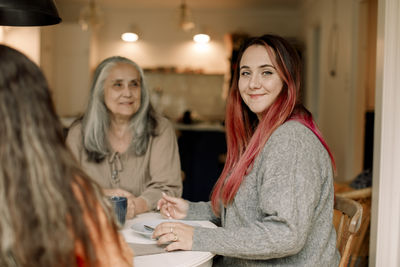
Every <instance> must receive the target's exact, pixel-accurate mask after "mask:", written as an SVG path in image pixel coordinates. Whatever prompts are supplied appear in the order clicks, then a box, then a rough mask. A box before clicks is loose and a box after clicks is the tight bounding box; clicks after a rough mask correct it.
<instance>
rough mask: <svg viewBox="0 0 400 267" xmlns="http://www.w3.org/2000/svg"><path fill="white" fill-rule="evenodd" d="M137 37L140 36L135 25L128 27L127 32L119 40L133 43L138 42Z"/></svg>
mask: <svg viewBox="0 0 400 267" xmlns="http://www.w3.org/2000/svg"><path fill="white" fill-rule="evenodd" d="M139 35H141V34H140V31H139V30H138V28H137V27H136V26H135V25H131V26H130V27H129V30H127V31H126V32H124V33H123V34H122V35H121V39H122V40H124V41H125V42H129V43H133V42H136V41H137V40H139Z"/></svg>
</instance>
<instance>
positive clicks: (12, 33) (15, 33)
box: [0, 26, 40, 64]
mask: <svg viewBox="0 0 400 267" xmlns="http://www.w3.org/2000/svg"><path fill="white" fill-rule="evenodd" d="M0 43H4V44H6V45H9V46H11V47H13V48H15V49H17V50H19V51H21V52H22V53H24V54H25V55H27V56H28V57H29V58H30V59H31V60H32V61H34V62H35V63H36V64H39V63H40V28H39V27H4V26H0Z"/></svg>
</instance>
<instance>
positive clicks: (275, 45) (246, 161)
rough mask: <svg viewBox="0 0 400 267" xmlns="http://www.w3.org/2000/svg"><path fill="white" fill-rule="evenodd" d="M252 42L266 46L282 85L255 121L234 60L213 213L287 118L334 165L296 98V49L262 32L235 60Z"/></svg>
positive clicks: (227, 199)
mask: <svg viewBox="0 0 400 267" xmlns="http://www.w3.org/2000/svg"><path fill="white" fill-rule="evenodd" d="M252 45H262V46H265V47H266V49H267V52H268V54H269V56H270V58H271V59H272V61H273V63H274V65H275V67H276V69H277V71H278V74H279V76H280V77H281V79H282V81H283V83H284V86H283V88H282V91H281V93H280V94H279V95H278V97H277V99H276V100H275V101H274V102H273V103H272V104H271V106H270V107H269V108H268V109H267V110H266V111H264V114H263V116H262V119H261V120H260V121H259V122H258V124H257V119H256V118H255V115H254V114H253V113H252V112H251V111H250V110H249V109H248V107H247V106H246V105H245V104H244V102H243V101H242V98H241V96H240V93H239V89H238V80H239V67H240V66H239V64H237V68H236V69H235V73H234V77H233V82H232V87H231V89H230V92H229V95H228V100H227V107H226V124H225V125H226V126H225V128H226V139H227V147H228V151H227V158H226V163H225V166H224V169H223V171H222V173H221V176H220V177H219V179H218V181H217V183H216V184H215V186H214V189H213V192H212V195H211V203H212V208H213V211H214V213H215V214H216V215H217V216H218V215H219V214H220V204H221V203H220V202H221V201H222V204H223V205H224V206H227V205H228V204H230V203H231V202H232V201H233V199H234V197H235V195H236V193H237V191H238V190H239V187H240V185H241V183H242V181H243V179H244V177H245V176H246V174H247V173H248V172H249V171H250V170H251V169H252V166H253V164H254V160H255V158H256V157H257V155H258V154H259V153H260V151H261V150H262V149H263V147H264V145H265V143H266V142H267V141H268V139H269V137H270V136H271V134H272V133H273V132H274V131H275V130H276V128H278V127H279V126H280V125H282V124H283V123H284V122H286V121H288V120H296V121H299V122H300V123H302V124H304V125H305V126H306V127H308V128H309V129H310V130H311V131H312V132H313V133H314V134H315V135H316V136H317V137H318V139H319V140H320V141H321V143H322V144H323V146H324V147H325V148H326V150H327V151H328V153H329V156H330V157H331V161H332V165H333V168H334V169H335V168H336V167H335V161H334V158H333V155H332V153H331V151H330V149H329V147H328V145H327V144H326V142H325V141H324V139H323V138H322V135H321V133H320V131H319V130H318V128H317V126H316V124H315V123H314V121H313V118H312V115H311V113H310V112H309V111H308V110H307V109H306V108H305V107H304V106H303V105H301V104H300V103H298V102H297V99H298V95H299V89H300V65H301V63H300V59H299V58H298V55H297V52H296V51H295V50H294V49H293V48H292V47H291V46H290V45H289V44H288V42H287V41H286V40H284V39H283V38H281V37H279V36H274V35H264V36H262V37H259V38H253V39H251V40H250V41H248V42H247V44H245V45H244V46H243V48H242V49H241V52H240V53H239V57H238V61H237V62H238V63H240V59H241V57H242V55H243V53H244V51H245V50H246V49H247V48H248V47H250V46H252Z"/></svg>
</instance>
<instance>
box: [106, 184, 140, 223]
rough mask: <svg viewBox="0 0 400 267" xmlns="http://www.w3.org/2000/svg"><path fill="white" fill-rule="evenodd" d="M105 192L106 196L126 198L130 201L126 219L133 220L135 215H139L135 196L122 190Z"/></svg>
mask: <svg viewBox="0 0 400 267" xmlns="http://www.w3.org/2000/svg"><path fill="white" fill-rule="evenodd" d="M103 192H104V194H105V195H106V196H118V197H126V199H127V200H128V207H127V209H126V218H127V219H132V218H133V217H135V215H136V214H137V212H136V201H135V199H136V197H135V196H134V195H133V194H131V193H129V192H128V191H126V190H123V189H120V188H114V189H103Z"/></svg>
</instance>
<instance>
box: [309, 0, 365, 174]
mask: <svg viewBox="0 0 400 267" xmlns="http://www.w3.org/2000/svg"><path fill="white" fill-rule="evenodd" d="M334 3H336V7H335V6H334ZM360 3H361V2H360V1H358V0H336V1H335V0H309V1H305V2H304V5H303V17H304V21H303V26H304V27H303V32H304V39H305V40H307V44H306V51H305V52H306V60H307V62H315V61H316V60H318V62H319V66H320V68H319V69H318V73H317V74H315V75H317V76H318V77H317V78H318V79H316V77H314V76H313V74H312V73H313V68H312V66H311V65H310V64H308V65H307V78H306V86H307V91H306V105H307V106H308V107H309V108H310V109H311V110H312V111H314V113H315V115H316V117H317V122H318V124H319V126H320V128H321V131H322V133H323V135H324V137H325V138H326V141H327V143H328V144H329V146H330V148H331V149H332V150H333V154H334V156H335V159H336V164H337V171H338V173H337V177H336V179H337V180H338V181H349V180H351V179H353V178H354V177H355V176H356V175H357V174H358V173H360V172H361V170H362V160H363V155H362V153H361V152H362V148H363V141H364V139H363V133H364V131H363V124H362V122H363V120H364V113H363V111H364V109H362V108H361V110H360V109H359V105H360V103H363V101H364V100H363V98H364V97H365V96H364V95H363V92H362V91H359V90H357V86H358V85H357V77H358V75H359V74H358V64H357V62H358V49H359V40H358V38H359V28H358V19H359V9H360ZM335 10H336V12H335ZM335 23H336V25H337V35H336V38H337V39H336V40H337V42H336V43H335V38H332V35H331V34H332V31H333V25H334V24H335ZM316 27H319V29H320V58H319V59H315V58H313V50H311V49H314V48H313V40H312V39H313V37H312V36H313V31H314V29H315V28H316ZM332 69H334V70H335V75H331V70H332ZM315 81H317V82H318V84H317V85H315V84H314V87H313V82H315ZM313 88H314V90H315V88H316V90H318V94H319V96H318V99H317V101H314V99H313V96H314V95H313V94H311V92H312V91H313ZM307 93H309V94H307ZM357 108H358V109H357Z"/></svg>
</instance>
